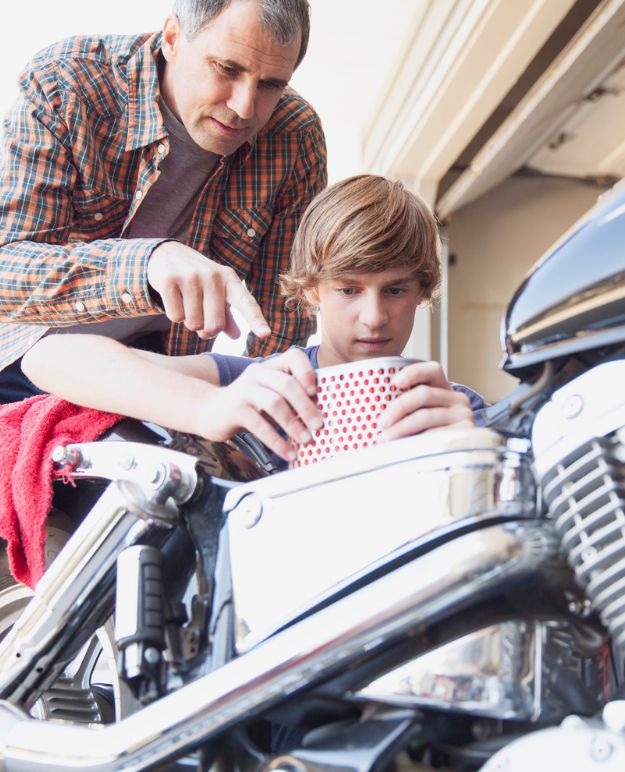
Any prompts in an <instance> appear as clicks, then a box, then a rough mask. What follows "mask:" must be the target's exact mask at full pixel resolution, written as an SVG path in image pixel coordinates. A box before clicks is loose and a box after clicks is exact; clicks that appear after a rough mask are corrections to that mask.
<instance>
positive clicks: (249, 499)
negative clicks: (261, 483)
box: [237, 493, 263, 528]
mask: <svg viewBox="0 0 625 772" xmlns="http://www.w3.org/2000/svg"><path fill="white" fill-rule="evenodd" d="M237 509H238V511H239V513H240V514H239V517H240V518H241V524H242V525H243V527H244V528H254V526H255V525H257V524H258V522H259V521H260V519H261V517H262V516H263V504H262V501H261V500H260V499H259V498H258V496H255V495H254V494H253V493H252V494H249V495H248V496H246V497H245V498H244V499H243V500H242V501H241V503H240V504H239V506H238V507H237Z"/></svg>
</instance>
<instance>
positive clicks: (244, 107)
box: [228, 81, 256, 121]
mask: <svg viewBox="0 0 625 772" xmlns="http://www.w3.org/2000/svg"><path fill="white" fill-rule="evenodd" d="M255 100H256V86H255V85H254V84H253V83H246V82H244V81H240V82H237V83H235V84H233V86H232V91H231V92H230V99H229V100H228V107H229V108H230V109H231V110H232V111H233V112H235V113H236V114H237V115H238V116H239V118H241V119H242V120H244V121H249V120H250V118H253V117H254V102H255Z"/></svg>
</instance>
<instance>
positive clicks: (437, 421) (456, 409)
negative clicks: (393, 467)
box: [377, 362, 474, 442]
mask: <svg viewBox="0 0 625 772" xmlns="http://www.w3.org/2000/svg"><path fill="white" fill-rule="evenodd" d="M393 383H394V384H395V386H397V388H398V389H400V390H401V391H402V394H400V395H399V396H397V397H396V399H395V400H393V402H391V403H389V406H388V408H387V410H386V412H385V413H384V415H383V416H382V418H381V419H380V424H381V426H382V428H383V431H382V432H381V433H380V434H379V435H378V437H377V442H386V441H388V440H396V439H399V438H400V437H410V436H412V435H413V434H420V433H421V432H426V431H428V430H430V429H442V428H444V427H447V426H473V425H474V421H473V414H472V411H471V403H470V402H469V398H468V397H467V396H466V394H462V393H460V392H457V391H454V389H453V388H452V387H451V386H450V384H449V382H448V381H447V378H445V374H444V373H443V369H442V368H441V366H440V365H439V363H438V362H416V363H415V364H412V365H408V366H407V367H404V368H403V369H402V370H400V372H399V373H397V375H396V376H395V377H394V379H393Z"/></svg>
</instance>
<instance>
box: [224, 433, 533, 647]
mask: <svg viewBox="0 0 625 772" xmlns="http://www.w3.org/2000/svg"><path fill="white" fill-rule="evenodd" d="M526 451H527V445H526V443H525V442H524V441H521V440H516V439H512V440H507V441H506V440H505V439H504V438H503V437H501V436H500V435H498V434H496V433H495V432H493V431H491V430H489V429H477V428H471V429H463V430H445V431H440V432H434V433H431V434H428V435H425V436H418V437H410V438H407V439H404V440H399V441H396V442H392V443H388V444H385V445H380V446H376V447H372V448H367V449H364V450H360V451H358V452H356V453H354V454H346V455H344V456H341V457H336V458H334V459H331V460H329V461H325V462H322V463H319V464H314V465H311V466H307V467H302V468H299V469H294V470H292V471H290V472H284V473H282V474H278V475H274V476H273V477H268V478H265V479H262V480H258V481H255V482H253V483H249V484H245V485H241V486H238V487H237V488H235V489H233V490H231V491H229V492H228V495H227V497H226V501H225V510H226V512H228V513H229V520H228V529H229V537H230V550H231V553H230V554H231V567H232V580H233V592H234V605H235V615H236V622H237V630H236V647H237V650H238V651H239V652H243V651H246V650H248V649H249V648H250V647H251V646H253V645H255V644H256V643H257V642H258V641H260V640H262V639H263V638H265V637H267V636H268V635H270V634H272V633H273V632H275V631H276V630H278V629H279V628H280V627H281V626H283V625H284V624H286V623H288V622H290V621H292V620H293V619H294V618H295V617H296V616H298V615H299V614H301V613H303V612H306V611H308V610H310V609H311V608H312V607H314V606H315V605H316V604H317V603H319V602H320V601H321V600H323V599H324V598H327V597H329V596H331V595H332V594H334V593H335V592H337V591H339V590H341V589H343V588H345V587H347V586H349V585H350V584H351V583H352V582H354V581H355V580H356V579H358V578H361V577H362V576H364V575H366V574H367V573H369V572H371V571H372V570H373V569H375V568H377V567H379V566H381V565H384V563H385V562H387V561H388V560H389V559H391V558H392V557H396V556H399V555H401V554H403V553H405V552H406V551H408V550H409V549H411V548H413V547H415V546H418V545H419V544H427V543H428V541H431V540H433V539H440V538H441V536H444V535H445V534H448V533H452V532H454V531H458V530H460V529H462V528H465V527H467V526H468V525H470V524H475V523H477V522H481V521H483V522H484V523H486V522H488V521H489V520H492V519H494V518H505V517H510V518H519V517H531V516H533V515H534V513H535V498H534V483H533V476H532V473H531V470H530V466H529V458H528V456H527V452H526Z"/></svg>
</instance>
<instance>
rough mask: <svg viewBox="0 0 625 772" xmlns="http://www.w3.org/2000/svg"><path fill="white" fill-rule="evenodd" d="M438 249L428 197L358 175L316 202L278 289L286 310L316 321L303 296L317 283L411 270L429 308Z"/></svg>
mask: <svg viewBox="0 0 625 772" xmlns="http://www.w3.org/2000/svg"><path fill="white" fill-rule="evenodd" d="M440 251H441V247H440V236H439V233H438V227H437V224H436V220H435V218H434V215H433V213H432V210H431V209H430V207H429V206H428V205H427V204H426V203H425V201H423V199H421V198H420V197H419V196H417V195H416V194H414V193H411V192H410V191H408V190H406V188H405V187H404V186H403V184H402V183H401V182H398V181H392V180H389V179H387V178H386V177H380V176H377V175H373V174H360V175H358V176H355V177H348V178H347V179H345V180H341V181H340V182H337V183H335V184H334V185H331V186H330V187H328V188H326V189H325V190H323V191H322V192H321V193H319V194H318V195H317V196H315V198H314V199H313V200H312V201H311V203H310V205H309V206H308V208H307V209H306V212H305V213H304V216H303V217H302V221H301V223H300V226H299V228H298V230H297V233H296V235H295V239H294V241H293V246H292V248H291V262H290V266H289V270H288V272H287V273H285V274H282V276H281V277H280V286H281V289H282V294H283V295H284V297H285V298H286V304H287V306H288V307H289V308H299V309H300V310H301V311H303V312H304V313H306V314H308V315H313V314H314V313H315V312H316V311H317V309H316V308H315V307H314V306H313V305H312V304H311V302H310V301H309V300H308V298H307V296H306V293H307V291H308V290H311V289H314V288H315V287H316V286H317V284H318V283H319V281H320V280H322V279H336V278H339V277H341V276H344V275H347V274H354V273H379V272H380V271H385V270H387V269H389V268H398V267H403V266H408V267H410V268H412V269H413V272H414V274H415V275H416V276H418V278H419V282H420V285H421V293H422V301H423V302H428V301H429V300H431V299H432V297H433V295H434V293H435V292H436V290H437V288H438V285H439V283H440Z"/></svg>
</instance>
